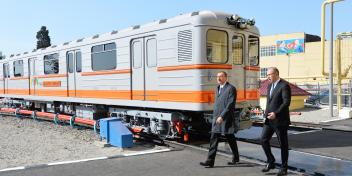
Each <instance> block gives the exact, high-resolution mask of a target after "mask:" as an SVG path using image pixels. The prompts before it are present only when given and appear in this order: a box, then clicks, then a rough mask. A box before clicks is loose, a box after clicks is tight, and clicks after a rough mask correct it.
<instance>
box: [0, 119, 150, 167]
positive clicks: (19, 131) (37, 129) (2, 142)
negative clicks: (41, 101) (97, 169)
mask: <svg viewBox="0 0 352 176" xmlns="http://www.w3.org/2000/svg"><path fill="white" fill-rule="evenodd" d="M96 141H99V134H96V133H95V132H94V131H93V130H92V129H88V128H82V127H75V128H72V127H71V126H69V125H57V124H55V123H53V122H49V121H42V120H39V121H36V120H33V119H29V118H16V117H13V116H6V115H0V169H5V168H10V167H18V166H31V165H40V164H46V163H51V162H59V161H71V160H80V159H87V158H94V157H102V156H114V155H119V154H121V153H128V152H133V151H140V150H146V149H151V148H153V146H151V145H144V146H136V145H135V146H134V147H132V148H129V149H124V150H122V149H119V148H115V147H104V148H103V147H99V146H97V145H94V143H95V142H96Z"/></svg>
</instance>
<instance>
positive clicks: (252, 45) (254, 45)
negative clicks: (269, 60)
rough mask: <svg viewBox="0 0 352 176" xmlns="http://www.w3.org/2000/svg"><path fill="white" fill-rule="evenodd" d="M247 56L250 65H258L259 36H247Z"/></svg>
mask: <svg viewBox="0 0 352 176" xmlns="http://www.w3.org/2000/svg"><path fill="white" fill-rule="evenodd" d="M248 50H249V52H248V58H249V65H250V66H258V65H259V37H257V36H252V35H250V36H249V38H248Z"/></svg>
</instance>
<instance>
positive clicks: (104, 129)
mask: <svg viewBox="0 0 352 176" xmlns="http://www.w3.org/2000/svg"><path fill="white" fill-rule="evenodd" d="M99 125H100V138H105V139H106V141H107V143H109V144H111V145H112V146H115V147H120V148H127V147H132V145H133V135H132V133H131V131H130V130H129V129H128V128H127V127H126V126H125V125H124V124H122V122H121V119H119V118H105V119H100V122H99Z"/></svg>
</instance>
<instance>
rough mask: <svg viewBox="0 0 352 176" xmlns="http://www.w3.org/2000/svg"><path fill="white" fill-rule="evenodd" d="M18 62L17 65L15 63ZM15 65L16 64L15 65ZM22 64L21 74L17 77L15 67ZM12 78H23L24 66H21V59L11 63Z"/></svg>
mask: <svg viewBox="0 0 352 176" xmlns="http://www.w3.org/2000/svg"><path fill="white" fill-rule="evenodd" d="M17 62H18V63H17ZM16 63H17V64H16ZM20 63H21V64H22V69H21V72H20V75H18V74H16V70H18V69H16V65H17V66H18V64H20ZM12 64H13V76H14V77H23V76H24V64H23V59H21V60H15V61H13V63H12Z"/></svg>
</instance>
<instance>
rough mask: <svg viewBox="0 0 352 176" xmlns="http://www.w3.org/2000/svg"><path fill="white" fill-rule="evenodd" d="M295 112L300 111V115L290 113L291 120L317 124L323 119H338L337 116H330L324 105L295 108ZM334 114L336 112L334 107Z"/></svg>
mask: <svg viewBox="0 0 352 176" xmlns="http://www.w3.org/2000/svg"><path fill="white" fill-rule="evenodd" d="M295 112H301V113H302V115H291V121H292V122H303V123H313V124H319V123H321V122H324V121H329V120H338V118H337V117H334V118H331V117H330V114H329V109H328V107H326V106H322V107H320V108H318V107H306V108H304V109H299V110H295ZM334 114H335V115H336V114H337V111H336V109H335V110H334Z"/></svg>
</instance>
